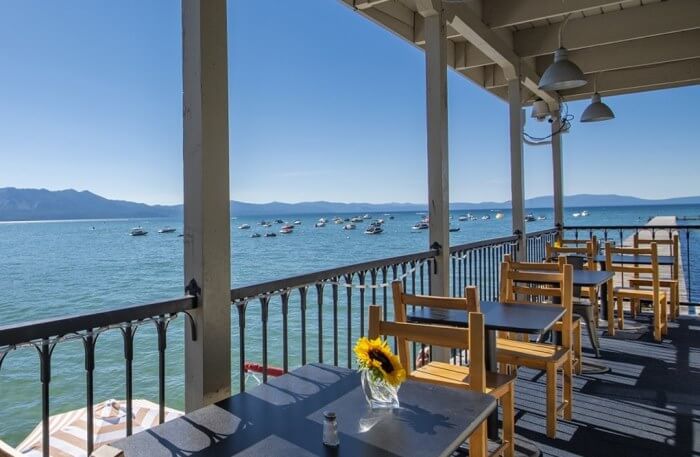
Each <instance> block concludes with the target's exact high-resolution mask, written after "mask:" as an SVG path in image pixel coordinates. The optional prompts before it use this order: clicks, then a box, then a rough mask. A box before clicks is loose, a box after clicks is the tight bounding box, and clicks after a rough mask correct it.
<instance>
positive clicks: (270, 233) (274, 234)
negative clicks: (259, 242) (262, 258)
mask: <svg viewBox="0 0 700 457" xmlns="http://www.w3.org/2000/svg"><path fill="white" fill-rule="evenodd" d="M275 236H277V234H276V233H275V232H267V233H266V234H265V238H272V237H275Z"/></svg>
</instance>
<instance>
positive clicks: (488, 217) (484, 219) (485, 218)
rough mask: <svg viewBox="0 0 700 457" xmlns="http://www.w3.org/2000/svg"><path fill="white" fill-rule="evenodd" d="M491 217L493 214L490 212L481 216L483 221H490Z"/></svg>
mask: <svg viewBox="0 0 700 457" xmlns="http://www.w3.org/2000/svg"><path fill="white" fill-rule="evenodd" d="M489 219H491V216H489V215H488V214H487V215H486V216H481V220H482V221H488V220H489Z"/></svg>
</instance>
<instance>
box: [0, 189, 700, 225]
mask: <svg viewBox="0 0 700 457" xmlns="http://www.w3.org/2000/svg"><path fill="white" fill-rule="evenodd" d="M552 201H553V200H552V197H551V196H545V197H535V198H530V199H528V200H526V201H525V206H526V207H528V208H551V207H552ZM564 204H565V205H566V206H567V207H570V208H592V207H600V206H645V205H686V204H700V196H696V197H679V198H668V199H662V200H648V199H642V198H636V197H629V196H623V195H590V194H579V195H570V196H567V197H565V198H564ZM450 208H451V209H453V210H478V209H507V208H510V201H506V202H482V203H452V204H451V205H450ZM401 211H427V205H425V204H418V203H336V202H326V201H317V202H302V203H280V202H271V203H245V202H239V201H232V202H231V214H232V215H234V216H253V215H257V216H288V215H296V214H335V213H339V214H348V215H350V214H362V213H372V212H401ZM181 216H182V205H170V206H166V205H146V204H144V203H134V202H128V201H123V200H109V199H107V198H104V197H100V196H99V195H95V194H93V193H92V192H89V191H77V190H73V189H67V190H59V191H50V190H46V189H16V188H14V187H5V188H0V221H27V220H54V219H112V218H144V217H181Z"/></svg>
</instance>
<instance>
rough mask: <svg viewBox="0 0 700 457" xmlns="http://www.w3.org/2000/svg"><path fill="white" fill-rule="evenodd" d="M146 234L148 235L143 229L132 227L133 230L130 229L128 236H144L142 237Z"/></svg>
mask: <svg viewBox="0 0 700 457" xmlns="http://www.w3.org/2000/svg"><path fill="white" fill-rule="evenodd" d="M147 233H148V232H147V231H145V230H144V229H142V228H141V227H134V228H132V229H131V231H130V232H129V235H131V236H144V235H146V234H147Z"/></svg>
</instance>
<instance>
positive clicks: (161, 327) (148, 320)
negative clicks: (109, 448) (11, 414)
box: [0, 296, 197, 456]
mask: <svg viewBox="0 0 700 457" xmlns="http://www.w3.org/2000/svg"><path fill="white" fill-rule="evenodd" d="M196 306H197V301H196V298H195V297H193V296H185V297H182V298H176V299H172V300H165V301H160V302H155V303H148V304H144V305H135V306H134V305H131V306H125V307H122V308H119V309H113V310H108V311H102V312H97V313H90V314H81V315H76V316H69V317H59V318H53V319H46V320H41V321H35V322H28V323H20V324H13V325H8V326H4V327H0V369H1V368H2V363H3V361H4V360H5V358H6V356H7V355H8V354H10V353H11V352H13V351H14V350H16V349H18V348H22V347H34V348H35V349H36V350H37V352H38V355H39V362H40V365H39V366H40V380H41V420H42V453H43V455H44V456H48V455H49V440H50V438H49V415H50V402H49V400H50V399H49V387H50V383H51V356H52V354H53V351H54V348H55V347H56V345H57V344H58V343H59V342H63V341H67V340H75V339H78V340H82V343H83V347H84V349H85V356H84V359H85V385H86V392H85V394H86V399H85V403H86V406H87V408H86V414H87V430H86V441H87V454H88V455H90V454H91V453H92V451H93V444H94V443H93V439H94V438H93V437H94V433H93V414H94V411H93V406H94V398H93V397H94V395H93V393H94V390H93V374H94V370H95V345H96V344H97V339H98V337H99V336H100V335H101V334H102V333H104V332H106V331H110V330H112V331H121V334H122V337H123V338H122V340H123V349H124V361H125V373H126V377H125V393H126V413H127V414H126V420H127V422H126V432H127V435H131V433H132V428H133V416H132V408H133V376H132V364H133V359H134V335H135V333H136V331H137V330H138V328H139V327H140V326H142V325H146V324H154V325H155V328H156V332H157V337H158V403H159V421H160V422H161V423H162V422H163V420H164V418H165V349H166V345H167V331H168V324H169V323H170V321H171V320H172V319H174V318H175V317H176V316H177V315H178V314H180V313H184V314H186V315H187V316H189V315H188V314H187V310H190V309H193V308H195V307H196ZM189 322H190V325H191V326H192V327H191V329H192V332H191V334H192V336H193V338H196V331H195V328H194V323H193V321H192V319H191V318H190V319H189Z"/></svg>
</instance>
